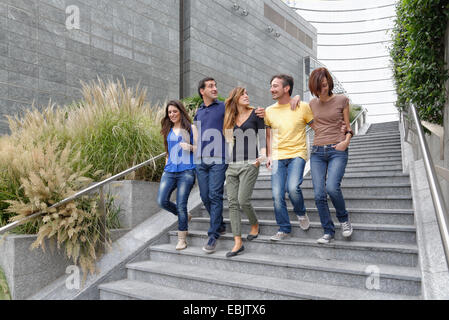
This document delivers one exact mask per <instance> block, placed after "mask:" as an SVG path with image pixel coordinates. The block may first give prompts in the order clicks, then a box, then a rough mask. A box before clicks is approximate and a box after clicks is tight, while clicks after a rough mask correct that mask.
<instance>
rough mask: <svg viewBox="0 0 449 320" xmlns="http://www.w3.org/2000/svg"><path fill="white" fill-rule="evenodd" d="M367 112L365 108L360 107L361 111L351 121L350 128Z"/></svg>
mask: <svg viewBox="0 0 449 320" xmlns="http://www.w3.org/2000/svg"><path fill="white" fill-rule="evenodd" d="M367 112H368V110H367V109H366V108H363V107H362V110H361V111H360V112H359V114H358V115H357V116H356V117H355V118H354V120H352V122H351V127H352V125H353V124H354V123H355V122H356V121H357V120H358V119H359V118H360V117H361V116H362V115H363V114H365V113H367Z"/></svg>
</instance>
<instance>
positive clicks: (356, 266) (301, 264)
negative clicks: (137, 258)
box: [150, 243, 421, 281]
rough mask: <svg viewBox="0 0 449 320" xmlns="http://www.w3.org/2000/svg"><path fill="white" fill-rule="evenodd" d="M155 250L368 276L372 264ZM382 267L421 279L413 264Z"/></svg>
mask: <svg viewBox="0 0 449 320" xmlns="http://www.w3.org/2000/svg"><path fill="white" fill-rule="evenodd" d="M150 249H151V250H155V251H159V252H165V253H171V254H183V255H190V256H201V257H206V258H210V259H220V260H225V261H229V260H232V261H233V260H235V261H244V262H250V263H251V262H252V263H258V264H269V265H273V266H285V267H292V268H300V269H304V268H306V269H314V270H321V271H328V272H338V273H350V274H358V275H360V274H361V275H366V272H365V271H366V268H367V266H370V265H371V264H367V263H360V262H355V261H343V260H334V259H330V260H329V259H319V258H310V257H292V256H285V255H274V254H265V253H258V252H247V251H245V253H244V254H242V255H237V256H235V257H233V258H232V259H229V258H226V256H225V255H226V252H227V250H217V251H216V252H215V253H214V254H212V255H205V254H204V251H203V250H202V249H201V248H199V247H187V248H186V249H184V250H175V249H174V247H173V244H170V243H168V244H161V245H155V246H151V247H150ZM376 266H377V267H378V268H379V270H380V275H381V277H385V278H394V279H402V280H412V281H421V275H420V272H419V270H418V268H413V267H403V266H393V265H384V264H377V265H376Z"/></svg>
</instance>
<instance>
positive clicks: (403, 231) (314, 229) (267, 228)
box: [189, 213, 416, 244]
mask: <svg viewBox="0 0 449 320" xmlns="http://www.w3.org/2000/svg"><path fill="white" fill-rule="evenodd" d="M308 215H309V216H311V215H312V214H311V213H309V214H308ZM274 219H275V217H274V214H273V216H272V217H271V219H270V220H261V219H259V229H260V231H259V232H260V234H261V235H265V236H270V237H271V236H272V235H273V234H275V233H276V232H278V230H279V226H278V225H277V223H276V221H275V220H274ZM209 221H210V219H209V218H206V217H202V218H193V219H192V221H191V222H190V223H189V230H195V231H205V232H206V233H207V230H208V229H209V225H210V223H209ZM224 222H225V224H226V230H228V232H232V228H231V224H230V220H229V219H228V218H225V219H224ZM290 222H291V224H292V232H291V236H292V237H295V238H301V239H302V238H304V239H311V240H316V239H318V238H320V237H321V236H322V235H323V228H322V227H321V223H320V222H315V221H311V222H310V228H309V230H307V231H303V230H302V229H301V228H300V227H299V222H298V219H297V218H296V217H293V219H291V220H290ZM334 224H335V239H336V240H342V241H345V238H344V237H343V236H342V234H341V227H340V223H339V222H338V220H335V221H334ZM352 227H353V229H354V232H353V234H352V236H351V241H360V242H379V243H384V242H385V243H404V244H416V228H415V227H414V226H413V225H412V226H404V225H380V224H372V225H371V224H359V223H352ZM250 229H251V225H250V223H249V221H248V219H247V218H246V216H245V215H244V214H243V215H242V234H244V235H245V237H246V235H247V234H248V233H249V231H250Z"/></svg>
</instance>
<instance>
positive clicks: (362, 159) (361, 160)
mask: <svg viewBox="0 0 449 320" xmlns="http://www.w3.org/2000/svg"><path fill="white" fill-rule="evenodd" d="M391 161H395V162H401V163H402V156H401V155H396V156H387V157H385V156H384V157H381V156H379V157H358V158H354V157H351V158H349V159H348V165H351V164H353V163H358V164H366V165H369V164H370V163H376V164H378V163H383V162H385V163H386V162H391Z"/></svg>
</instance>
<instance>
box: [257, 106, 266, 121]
mask: <svg viewBox="0 0 449 320" xmlns="http://www.w3.org/2000/svg"><path fill="white" fill-rule="evenodd" d="M255 113H256V116H258V117H259V118H262V119H263V118H265V109H264V108H261V107H257V108H256V111H255Z"/></svg>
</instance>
